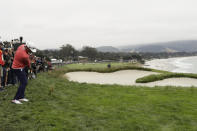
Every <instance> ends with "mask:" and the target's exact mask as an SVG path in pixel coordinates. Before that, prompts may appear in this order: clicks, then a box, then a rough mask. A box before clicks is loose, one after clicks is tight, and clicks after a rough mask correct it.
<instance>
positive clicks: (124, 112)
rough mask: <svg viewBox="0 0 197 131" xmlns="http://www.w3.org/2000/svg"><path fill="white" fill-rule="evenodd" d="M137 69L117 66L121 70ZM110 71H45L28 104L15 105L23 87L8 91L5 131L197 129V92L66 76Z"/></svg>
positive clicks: (2, 117)
mask: <svg viewBox="0 0 197 131" xmlns="http://www.w3.org/2000/svg"><path fill="white" fill-rule="evenodd" d="M131 66H132V67H133V65H129V64H123V65H122V64H121V65H120V64H112V67H113V68H115V69H116V70H117V69H118V68H121V69H123V68H125V69H126V68H128V67H131ZM104 68H106V64H85V65H83V64H74V65H67V66H65V67H62V68H60V69H57V70H55V71H53V72H48V73H41V74H39V76H38V78H37V79H35V80H31V81H29V84H28V87H27V89H26V96H27V98H28V99H29V100H30V102H28V103H24V104H23V105H15V104H12V103H11V99H12V98H13V96H14V95H15V93H16V89H17V87H16V86H15V87H8V88H7V89H6V90H5V91H3V92H0V131H18V130H19V131H175V130H176V131H192V130H193V131H196V130H197V88H194V87H191V88H179V87H155V88H148V87H135V86H120V85H97V84H85V83H84V84H79V83H75V82H69V81H68V80H66V79H65V78H63V77H62V75H63V74H64V73H65V72H68V71H70V70H99V71H103V70H104ZM105 70H106V69H105ZM111 70H113V69H111Z"/></svg>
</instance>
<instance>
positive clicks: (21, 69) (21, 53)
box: [12, 44, 31, 104]
mask: <svg viewBox="0 0 197 131" xmlns="http://www.w3.org/2000/svg"><path fill="white" fill-rule="evenodd" d="M30 53H31V49H30V48H29V47H28V46H27V45H25V44H22V45H20V46H19V47H18V49H17V50H16V53H15V56H14V61H13V64H12V69H13V70H14V73H15V74H16V76H17V78H18V80H19V82H20V85H19V87H18V90H17V92H16V95H15V97H14V99H13V100H12V102H13V103H15V104H22V102H28V101H29V100H28V99H26V98H25V88H26V86H27V74H26V72H25V68H26V67H29V68H30V66H31V64H30V58H29V54H30Z"/></svg>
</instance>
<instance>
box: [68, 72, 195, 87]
mask: <svg viewBox="0 0 197 131" xmlns="http://www.w3.org/2000/svg"><path fill="white" fill-rule="evenodd" d="M151 74H158V73H155V72H150V71H140V70H123V71H117V72H113V73H97V72H70V73H67V74H65V77H67V79H68V80H69V81H75V82H79V83H94V84H118V85H138V86H148V87H154V86H168V85H170V86H182V87H191V86H196V87H197V79H192V78H169V79H165V80H161V81H156V82H150V83H136V82H135V81H136V79H138V78H141V77H144V76H148V75H151Z"/></svg>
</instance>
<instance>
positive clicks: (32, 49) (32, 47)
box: [26, 42, 37, 53]
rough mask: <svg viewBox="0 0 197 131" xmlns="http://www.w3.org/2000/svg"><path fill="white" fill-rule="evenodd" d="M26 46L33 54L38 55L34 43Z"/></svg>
mask: <svg viewBox="0 0 197 131" xmlns="http://www.w3.org/2000/svg"><path fill="white" fill-rule="evenodd" d="M26 46H27V47H28V48H29V49H30V50H31V51H32V52H33V53H36V51H37V49H36V47H35V46H34V43H33V42H26Z"/></svg>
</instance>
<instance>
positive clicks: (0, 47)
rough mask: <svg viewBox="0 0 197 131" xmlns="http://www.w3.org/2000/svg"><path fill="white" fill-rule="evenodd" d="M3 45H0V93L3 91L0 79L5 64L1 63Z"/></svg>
mask: <svg viewBox="0 0 197 131" xmlns="http://www.w3.org/2000/svg"><path fill="white" fill-rule="evenodd" d="M2 48H3V45H2V43H1V44H0V91H1V90H3V87H2V86H1V77H2V66H3V65H4V64H5V62H4V61H3V51H2Z"/></svg>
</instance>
